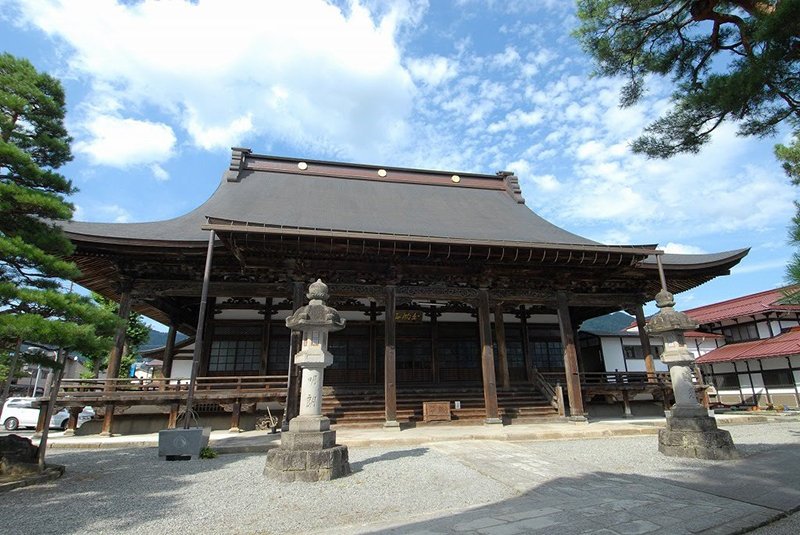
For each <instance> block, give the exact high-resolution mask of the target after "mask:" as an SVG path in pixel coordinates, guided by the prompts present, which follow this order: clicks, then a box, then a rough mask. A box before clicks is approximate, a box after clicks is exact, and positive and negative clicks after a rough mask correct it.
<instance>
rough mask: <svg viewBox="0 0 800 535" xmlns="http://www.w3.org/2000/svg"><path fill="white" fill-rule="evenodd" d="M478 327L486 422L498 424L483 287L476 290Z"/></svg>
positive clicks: (490, 344)
mask: <svg viewBox="0 0 800 535" xmlns="http://www.w3.org/2000/svg"><path fill="white" fill-rule="evenodd" d="M478 328H479V331H480V339H481V367H482V371H483V400H484V403H485V405H486V423H487V424H499V425H502V424H503V422H502V420H500V418H499V414H498V408H497V384H496V379H495V372H494V351H493V350H492V323H491V319H490V317H489V295H488V293H487V292H486V290H485V289H481V290H478Z"/></svg>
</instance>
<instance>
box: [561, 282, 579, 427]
mask: <svg viewBox="0 0 800 535" xmlns="http://www.w3.org/2000/svg"><path fill="white" fill-rule="evenodd" d="M558 326H559V328H560V329H561V344H562V345H563V346H564V368H565V372H566V375H567V396H569V413H570V420H572V421H583V422H585V421H586V416H585V415H584V411H583V395H582V393H581V379H580V374H579V371H578V354H577V352H576V350H575V331H574V330H573V329H572V321H571V320H570V316H569V305H568V301H567V295H566V294H565V293H563V292H560V293H559V294H558Z"/></svg>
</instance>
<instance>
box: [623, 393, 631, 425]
mask: <svg viewBox="0 0 800 535" xmlns="http://www.w3.org/2000/svg"><path fill="white" fill-rule="evenodd" d="M622 406H623V408H624V409H625V412H623V414H622V417H623V418H633V413H632V412H631V394H630V392H629V391H628V390H627V389H624V390H623V391H622Z"/></svg>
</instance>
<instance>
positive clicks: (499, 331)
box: [494, 303, 511, 388]
mask: <svg viewBox="0 0 800 535" xmlns="http://www.w3.org/2000/svg"><path fill="white" fill-rule="evenodd" d="M494 331H495V334H494V337H495V339H496V340H497V363H498V365H499V367H500V369H499V370H498V372H499V374H500V385H501V386H502V387H503V388H508V387H509V386H511V378H510V377H509V375H508V354H507V352H506V324H505V322H504V321H503V304H502V303H497V304H496V305H495V306H494Z"/></svg>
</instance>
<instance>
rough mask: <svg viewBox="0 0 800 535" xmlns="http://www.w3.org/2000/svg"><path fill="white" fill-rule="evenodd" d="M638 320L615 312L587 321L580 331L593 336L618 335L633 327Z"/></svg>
mask: <svg viewBox="0 0 800 535" xmlns="http://www.w3.org/2000/svg"><path fill="white" fill-rule="evenodd" d="M635 319H636V318H634V317H633V316H631V315H629V314H625V313H624V312H613V313H611V314H607V315H605V316H600V317H599V318H592V319H590V320H586V321H584V322H583V323H582V324H581V328H580V330H581V331H583V332H589V333H592V334H612V335H613V334H618V333H619V332H620V331H621V330H623V329H627V328H628V327H630V326H631V323H633V322H634V320H635Z"/></svg>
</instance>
